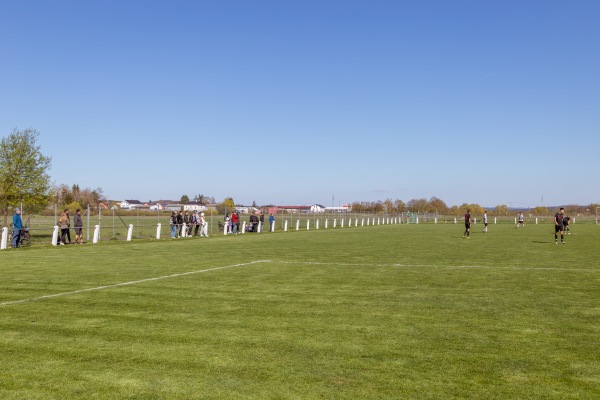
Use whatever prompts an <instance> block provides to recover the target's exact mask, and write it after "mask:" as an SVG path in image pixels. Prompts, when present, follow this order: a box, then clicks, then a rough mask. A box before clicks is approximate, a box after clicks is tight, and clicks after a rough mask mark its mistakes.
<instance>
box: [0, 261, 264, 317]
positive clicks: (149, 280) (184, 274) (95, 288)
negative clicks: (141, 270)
mask: <svg viewBox="0 0 600 400" xmlns="http://www.w3.org/2000/svg"><path fill="white" fill-rule="evenodd" d="M268 262H271V260H257V261H251V262H247V263H242V264H232V265H225V266H222V267H214V268H208V269H201V270H198V271H189V272H180V273H178V274H171V275H164V276H159V277H155V278H146V279H140V280H137V281H131V282H122V283H115V284H112V285H104V286H98V287H93V288H87V289H80V290H74V291H72V292H64V293H55V294H48V295H45V296H40V297H32V298H28V299H21V300H13V301H5V302H3V303H0V306H8V305H11V304H19V303H27V302H30V301H38V300H46V299H52V298H54V297H62V296H69V295H72V294H79V293H86V292H93V291H95V290H103V289H111V288H116V287H120V286H127V285H135V284H138V283H144V282H152V281H159V280H162V279H170V278H178V277H180V276H186V275H194V274H201V273H203V272H212V271H218V270H220V269H228V268H235V267H245V266H248V265H252V264H258V263H268Z"/></svg>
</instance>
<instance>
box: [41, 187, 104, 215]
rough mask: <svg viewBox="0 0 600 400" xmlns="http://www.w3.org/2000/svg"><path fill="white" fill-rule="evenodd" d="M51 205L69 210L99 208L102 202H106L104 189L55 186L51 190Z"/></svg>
mask: <svg viewBox="0 0 600 400" xmlns="http://www.w3.org/2000/svg"><path fill="white" fill-rule="evenodd" d="M49 201H50V204H57V205H60V206H61V207H62V206H66V207H67V208H69V209H78V208H87V206H90V207H91V208H97V207H98V205H99V204H100V202H103V201H106V198H105V196H104V193H103V191H102V188H100V187H99V188H96V189H90V188H84V189H81V188H80V187H79V185H78V184H74V185H73V186H71V187H69V186H68V185H64V184H62V185H59V186H55V187H54V188H52V190H51V194H50V200H49Z"/></svg>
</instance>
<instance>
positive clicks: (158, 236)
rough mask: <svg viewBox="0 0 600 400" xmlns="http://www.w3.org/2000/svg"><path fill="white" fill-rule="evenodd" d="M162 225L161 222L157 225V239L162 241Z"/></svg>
mask: <svg viewBox="0 0 600 400" xmlns="http://www.w3.org/2000/svg"><path fill="white" fill-rule="evenodd" d="M161 226H162V225H161V223H160V222H159V223H158V224H156V238H157V239H158V240H160V227H161Z"/></svg>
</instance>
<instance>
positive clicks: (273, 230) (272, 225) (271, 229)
mask: <svg viewBox="0 0 600 400" xmlns="http://www.w3.org/2000/svg"><path fill="white" fill-rule="evenodd" d="M270 231H271V232H275V221H273V223H272V224H271V228H270Z"/></svg>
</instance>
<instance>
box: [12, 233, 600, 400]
mask: <svg viewBox="0 0 600 400" xmlns="http://www.w3.org/2000/svg"><path fill="white" fill-rule="evenodd" d="M553 231H554V230H553V226H552V225H550V224H542V225H528V226H527V227H526V228H525V229H515V228H514V225H512V224H505V225H497V226H496V225H491V226H490V232H489V233H488V234H483V233H481V225H475V226H474V228H473V232H472V234H471V239H469V240H466V239H463V238H462V233H463V228H462V226H461V225H460V224H457V225H454V224H447V225H446V224H438V225H433V224H430V225H423V224H422V225H415V224H412V225H381V226H370V227H366V226H365V227H354V228H339V227H338V228H337V229H328V230H325V229H320V230H318V231H317V230H310V231H299V232H285V233H284V232H277V233H262V234H245V235H238V236H226V237H224V236H221V235H217V236H213V237H211V238H209V239H204V240H201V239H197V238H192V239H176V240H169V239H165V240H160V241H156V240H139V241H134V242H130V243H125V242H104V243H100V244H98V245H91V244H86V245H84V246H77V245H71V246H58V247H50V246H45V245H40V246H32V247H30V248H27V249H20V250H16V249H14V250H12V249H11V250H6V251H2V252H0V272H1V276H2V279H1V280H0V315H1V317H0V360H1V365H2V367H1V369H2V375H1V378H0V398H1V399H71V398H81V399H126V398H131V399H193V398H198V399H288V398H291V399H342V398H343V399H465V398H470V399H597V398H600V245H599V243H600V227H598V226H595V225H592V224H581V225H579V224H576V225H574V226H573V227H572V231H573V234H572V235H569V236H567V238H566V240H567V244H566V245H555V244H554V235H553Z"/></svg>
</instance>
